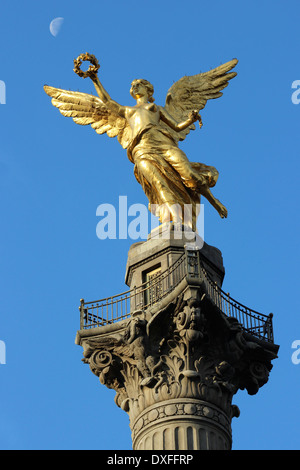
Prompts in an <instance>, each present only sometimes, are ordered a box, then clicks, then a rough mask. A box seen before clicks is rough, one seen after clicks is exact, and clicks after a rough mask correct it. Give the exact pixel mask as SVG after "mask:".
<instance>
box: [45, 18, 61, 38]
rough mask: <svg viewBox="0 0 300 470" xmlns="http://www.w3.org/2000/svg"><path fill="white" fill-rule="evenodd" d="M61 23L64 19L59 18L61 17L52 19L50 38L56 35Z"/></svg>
mask: <svg viewBox="0 0 300 470" xmlns="http://www.w3.org/2000/svg"><path fill="white" fill-rule="evenodd" d="M63 22H64V18H61V17H58V18H54V20H52V21H51V23H50V26H49V29H50V33H51V34H52V36H54V37H55V36H57V35H58V33H59V31H60V29H61V27H62V24H63Z"/></svg>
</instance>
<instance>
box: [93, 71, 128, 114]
mask: <svg viewBox="0 0 300 470" xmlns="http://www.w3.org/2000/svg"><path fill="white" fill-rule="evenodd" d="M91 78H92V80H93V83H94V86H95V88H96V91H97V93H98V96H99V98H100V99H101V101H102V102H103V103H104V104H105V105H106V106H107V107H108V108H109V109H110V110H111V111H112V112H114V113H117V114H119V115H120V116H122V117H125V112H126V107H125V106H122V105H120V104H119V103H117V102H116V101H114V100H113V99H111V97H110V95H109V94H108V93H107V91H106V90H105V88H104V87H103V85H102V83H101V82H100V80H99V78H98V76H97V75H94V76H93V77H91Z"/></svg>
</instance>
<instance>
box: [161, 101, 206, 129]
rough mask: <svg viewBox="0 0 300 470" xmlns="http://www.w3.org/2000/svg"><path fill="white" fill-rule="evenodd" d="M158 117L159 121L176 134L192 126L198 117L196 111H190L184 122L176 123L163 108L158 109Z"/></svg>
mask: <svg viewBox="0 0 300 470" xmlns="http://www.w3.org/2000/svg"><path fill="white" fill-rule="evenodd" d="M160 117H161V120H162V121H164V122H165V123H166V124H167V125H168V126H169V127H171V129H173V130H174V131H176V132H180V131H183V130H184V129H186V128H187V127H189V126H190V125H192V124H193V123H194V122H195V121H197V120H198V119H199V115H198V113H197V111H192V112H191V113H190V115H189V117H188V119H187V120H186V121H182V122H180V123H178V122H177V121H175V119H174V118H173V117H172V116H171V115H170V114H169V113H168V112H167V111H166V110H165V108H162V107H160Z"/></svg>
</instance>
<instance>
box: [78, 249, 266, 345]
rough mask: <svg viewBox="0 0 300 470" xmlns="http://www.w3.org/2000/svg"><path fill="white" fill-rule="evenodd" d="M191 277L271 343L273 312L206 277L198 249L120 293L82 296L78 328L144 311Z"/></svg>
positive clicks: (222, 307)
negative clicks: (264, 311)
mask: <svg viewBox="0 0 300 470" xmlns="http://www.w3.org/2000/svg"><path fill="white" fill-rule="evenodd" d="M186 277H187V279H188V282H189V281H190V280H191V279H193V280H195V279H196V280H197V282H199V283H201V285H202V286H203V287H204V290H205V294H206V295H207V296H208V297H209V299H210V301H211V302H212V303H213V304H214V305H215V306H217V308H218V309H219V310H220V311H221V312H223V314H225V315H226V317H233V318H235V319H236V320H237V321H238V322H239V323H240V324H241V325H242V327H243V328H244V330H245V331H246V332H248V333H250V334H251V335H253V336H255V337H257V338H259V339H262V340H264V341H268V342H271V343H273V342H274V337H273V324H272V317H273V314H269V315H264V314H262V313H259V312H256V311H255V310H253V309H250V308H248V307H246V306H245V305H243V304H241V303H240V302H238V301H237V300H235V299H233V298H232V297H230V295H229V294H226V293H225V292H224V291H223V290H222V289H221V288H220V287H219V286H218V285H217V284H216V283H215V282H213V281H212V279H211V278H210V277H209V275H208V273H207V271H206V270H205V268H204V266H203V263H202V261H201V257H200V252H199V250H188V249H187V250H185V252H184V253H183V254H182V255H181V256H180V258H178V260H177V261H175V263H174V264H173V265H172V266H170V267H168V268H167V269H166V270H165V271H164V272H162V273H161V274H160V275H158V276H157V277H156V278H155V279H153V280H151V281H147V282H144V283H143V284H142V285H140V286H138V287H134V288H133V289H130V290H127V291H125V292H122V293H121V294H117V295H114V296H112V297H106V298H104V299H100V300H96V301H92V302H85V301H84V300H83V299H81V305H80V307H79V310H80V329H90V328H95V327H99V326H104V325H109V324H112V323H115V322H118V321H121V320H125V319H126V318H129V317H130V316H131V314H132V313H133V312H136V311H146V310H147V309H148V308H149V307H152V306H153V305H154V304H155V303H157V302H159V301H161V300H162V299H163V298H164V297H166V296H167V295H168V294H170V293H171V292H172V291H173V290H174V289H175V287H176V286H177V285H178V284H179V283H180V282H181V281H183V279H184V278H186Z"/></svg>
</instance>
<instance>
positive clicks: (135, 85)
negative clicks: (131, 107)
mask: <svg viewBox="0 0 300 470" xmlns="http://www.w3.org/2000/svg"><path fill="white" fill-rule="evenodd" d="M130 94H131V96H133V97H134V98H135V99H138V98H142V97H143V96H146V97H148V89H147V87H146V85H144V84H143V83H142V82H141V81H140V80H134V81H133V82H132V84H131V88H130Z"/></svg>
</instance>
